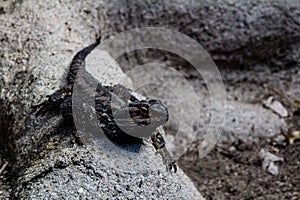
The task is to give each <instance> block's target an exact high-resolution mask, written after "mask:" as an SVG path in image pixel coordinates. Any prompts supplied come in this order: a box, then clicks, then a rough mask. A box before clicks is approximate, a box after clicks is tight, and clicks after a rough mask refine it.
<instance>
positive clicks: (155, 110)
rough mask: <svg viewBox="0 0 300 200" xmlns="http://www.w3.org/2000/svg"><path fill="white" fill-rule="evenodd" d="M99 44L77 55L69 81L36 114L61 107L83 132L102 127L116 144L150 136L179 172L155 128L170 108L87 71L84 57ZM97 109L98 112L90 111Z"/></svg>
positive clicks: (66, 118) (136, 140) (139, 141)
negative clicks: (99, 78)
mask: <svg viewBox="0 0 300 200" xmlns="http://www.w3.org/2000/svg"><path fill="white" fill-rule="evenodd" d="M99 43H100V38H99V39H98V40H97V41H96V43H94V44H92V45H90V46H88V47H86V48H84V49H82V50H81V51H79V52H78V53H77V54H76V55H75V56H74V58H73V60H72V62H71V65H70V69H69V73H68V75H67V84H66V85H65V86H64V87H62V88H61V89H59V90H57V91H56V92H54V93H53V94H52V95H50V96H48V99H47V100H46V101H44V102H43V103H41V104H40V105H38V106H36V107H40V109H39V110H38V111H37V113H36V114H37V115H38V114H40V113H44V112H47V111H49V110H60V112H61V114H62V115H63V117H64V119H65V120H66V121H68V122H70V123H72V124H73V125H74V121H75V122H76V124H77V123H79V124H80V127H81V128H82V130H81V131H84V132H93V133H95V134H99V132H100V131H99V130H102V131H103V133H104V134H105V135H106V136H107V137H108V138H109V139H110V140H111V141H113V142H116V143H122V144H134V143H138V144H142V143H143V137H150V136H151V140H152V144H153V146H154V147H155V149H156V150H157V152H159V153H160V154H161V156H162V157H163V160H164V163H165V164H166V166H167V169H168V170H172V169H174V172H176V171H177V166H176V164H175V161H174V159H173V158H172V157H171V156H170V154H169V152H168V151H167V149H166V147H165V140H164V138H163V136H162V135H161V133H159V132H158V131H157V130H156V129H157V127H159V126H161V125H163V124H165V123H166V122H167V120H168V110H167V108H166V107H165V106H164V105H163V104H162V103H161V102H160V101H159V100H153V99H151V100H139V99H138V98H136V97H135V96H133V95H132V91H131V90H129V89H127V88H125V87H124V86H122V85H114V86H103V85H102V84H101V83H99V82H98V81H97V80H96V79H95V78H94V77H93V76H92V75H91V74H89V73H88V72H86V70H85V58H86V56H87V55H88V54H89V53H90V52H91V51H92V50H93V49H94V48H95V47H96V46H97V45H98V44H99ZM95 86H97V88H95ZM73 90H75V91H79V92H76V93H75V92H74V91H73ZM72 95H73V101H72ZM74 95H76V96H74ZM87 97H92V98H87ZM74 99H76V101H74ZM72 103H73V105H72ZM72 109H73V110H72ZM74 110H75V111H76V110H78V111H80V116H76V117H78V119H74V116H73V111H74ZM94 111H96V114H95V115H93V114H91V113H93V112H94ZM97 132H98V133H97ZM136 133H139V135H136Z"/></svg>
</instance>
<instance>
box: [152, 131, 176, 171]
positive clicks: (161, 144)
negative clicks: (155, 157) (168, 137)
mask: <svg viewBox="0 0 300 200" xmlns="http://www.w3.org/2000/svg"><path fill="white" fill-rule="evenodd" d="M151 141H152V144H153V146H154V148H155V149H156V151H157V152H158V153H159V154H160V155H161V156H162V158H163V162H164V164H165V165H166V167H167V170H168V171H171V170H172V169H174V173H176V171H177V165H176V161H175V160H174V158H173V157H172V156H171V155H170V153H169V152H168V150H167V148H166V142H165V140H164V138H163V136H162V134H161V133H159V131H157V132H156V133H155V134H153V135H152V136H151Z"/></svg>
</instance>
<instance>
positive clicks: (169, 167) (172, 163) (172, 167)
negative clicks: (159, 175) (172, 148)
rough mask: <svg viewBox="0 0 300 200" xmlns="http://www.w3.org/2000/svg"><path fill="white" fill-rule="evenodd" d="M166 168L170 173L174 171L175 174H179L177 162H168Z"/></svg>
mask: <svg viewBox="0 0 300 200" xmlns="http://www.w3.org/2000/svg"><path fill="white" fill-rule="evenodd" d="M166 167H167V170H168V171H172V169H173V171H174V173H176V172H177V165H176V161H175V160H171V161H167V162H166Z"/></svg>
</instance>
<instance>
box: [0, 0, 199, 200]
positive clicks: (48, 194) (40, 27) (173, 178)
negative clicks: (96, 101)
mask: <svg viewBox="0 0 300 200" xmlns="http://www.w3.org/2000/svg"><path fill="white" fill-rule="evenodd" d="M101 4H102V2H101V1H100V2H98V1H94V2H87V3H80V2H75V1H64V2H53V1H39V2H35V1H24V2H22V3H21V4H19V3H16V4H14V3H11V4H5V7H3V9H2V11H3V12H2V13H1V15H0V21H1V23H0V24H1V25H0V26H1V41H2V42H1V50H0V55H1V58H2V59H1V69H0V70H1V77H0V78H1V79H0V80H1V96H0V99H1V111H3V114H4V116H5V117H3V118H1V119H7V120H6V121H5V120H3V121H2V122H1V124H4V125H5V127H4V128H5V129H4V130H2V131H1V133H2V132H3V134H4V135H1V141H0V143H1V148H3V149H4V150H7V149H8V150H9V151H11V160H10V168H11V169H12V171H13V172H14V175H15V176H14V177H15V178H14V179H13V181H12V183H11V184H12V188H11V189H12V198H15V199H82V198H84V199H86V198H87V199H145V198H147V199H151V198H152V199H158V198H159V199H201V198H202V197H201V195H200V193H199V192H198V191H197V190H196V188H195V187H194V185H193V183H192V182H191V181H190V180H189V178H188V177H187V176H186V175H185V174H184V173H183V172H182V170H180V169H179V170H178V172H177V173H176V174H173V173H169V172H167V171H166V169H165V166H164V164H163V162H162V160H161V157H160V155H157V154H155V150H154V148H153V147H152V146H151V145H149V143H147V142H146V143H147V145H145V146H143V147H142V150H141V151H140V152H139V153H138V154H137V153H133V155H138V156H139V157H142V158H143V159H139V160H138V161H139V162H137V165H138V166H142V167H140V168H139V169H140V170H135V169H134V167H133V168H128V164H127V163H126V162H123V161H122V158H120V159H121V160H118V162H117V164H118V167H119V168H115V167H114V166H116V165H115V163H114V162H116V160H114V159H113V157H114V156H117V155H118V151H121V150H119V149H118V148H112V149H114V151H112V150H111V149H110V150H108V149H105V148H103V147H102V148H100V147H99V148H97V146H96V147H93V146H92V145H86V146H83V147H78V146H76V145H75V144H74V141H73V136H72V134H71V132H70V130H69V129H67V128H65V127H62V126H61V125H59V124H60V123H61V121H62V118H61V116H59V115H57V114H55V113H52V114H49V115H48V114H47V115H46V116H45V117H41V118H39V119H36V118H35V117H34V116H31V115H30V111H31V106H32V105H35V104H37V103H39V102H41V101H42V100H43V99H45V96H46V95H48V94H51V93H52V92H53V91H55V90H56V89H58V88H59V87H60V86H62V85H63V84H64V83H65V80H64V77H65V75H66V70H67V68H68V65H69V63H70V61H71V59H72V57H73V55H74V54H75V53H76V52H77V51H78V50H80V49H81V48H83V47H84V46H87V45H89V44H91V43H93V42H94V40H95V36H96V35H98V28H97V26H98V21H97V8H98V9H101V8H99V7H101ZM98 52H99V51H98ZM96 53H97V50H96ZM104 57H105V58H108V57H109V55H105V56H104ZM94 58H95V57H93V56H91V57H90V58H88V59H87V63H88V65H93V63H94V64H95V62H96V65H97V60H95V59H94ZM108 59H109V58H108ZM88 70H89V69H88ZM90 70H92V69H90ZM124 77H125V79H124ZM99 78H101V80H102V81H104V82H105V81H107V82H112V80H116V81H120V80H125V81H126V80H127V83H128V81H129V80H128V78H127V79H126V76H125V75H124V74H123V73H122V70H121V69H120V67H119V66H118V65H117V64H116V63H113V64H111V65H110V66H109V69H107V71H106V73H105V74H104V75H103V76H101V75H100V77H99ZM124 84H125V83H124ZM9 116H11V118H9ZM33 127H34V129H33ZM2 136H3V137H2ZM2 139H3V140H2ZM99 142H100V143H101V142H103V141H99ZM8 143H9V144H8ZM98 145H101V144H98ZM103 145H104V143H103ZM137 148H138V147H136V146H131V147H128V149H129V150H128V151H123V150H122V152H120V153H123V154H122V155H124V154H125V156H126V155H128V156H130V155H131V154H132V152H138V149H137ZM1 150H2V149H1ZM125 161H126V160H125ZM150 161H151V162H150ZM143 162H145V163H144V164H143ZM131 163H133V164H131V166H134V162H131ZM122 166H124V167H125V169H126V170H124V167H122ZM126 167H127V168H126ZM141 169H145V171H143V172H141ZM1 195H2V196H1ZM8 195H9V194H8V193H7V191H6V192H5V193H3V192H1V194H0V197H1V198H2V197H3V198H5V197H8Z"/></svg>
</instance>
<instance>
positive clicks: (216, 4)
mask: <svg viewBox="0 0 300 200" xmlns="http://www.w3.org/2000/svg"><path fill="white" fill-rule="evenodd" d="M103 7H104V9H101V10H100V11H99V13H100V14H99V17H100V19H102V21H107V22H109V23H101V26H102V28H101V30H103V34H105V35H106V36H109V35H112V33H116V32H121V31H124V30H128V29H133V28H139V27H147V26H154V27H166V28H170V29H173V30H177V31H179V32H182V33H184V34H187V35H188V36H190V37H192V38H193V39H195V40H197V41H198V42H199V43H200V44H201V45H202V46H203V47H204V48H205V49H206V50H207V51H208V52H209V53H210V54H211V55H212V57H213V59H214V60H215V61H216V62H217V63H219V64H222V65H223V66H224V65H228V66H231V67H232V66H236V67H241V68H247V67H248V68H249V67H250V68H252V67H254V66H255V65H257V64H262V63H263V64H267V65H269V66H271V67H273V68H274V67H280V68H286V67H291V66H295V65H297V64H299V55H300V52H299V49H300V48H299V45H300V43H299V41H300V11H299V8H300V2H299V1H289V0H283V1H282V0H272V1H268V0H254V1H238V0H217V1H209V0H200V1H199V0H190V1H183V0H174V1H163V0H146V1H135V0H128V1H122V2H120V1H117V0H113V1H111V0H107V1H105V3H104V4H103ZM141 55H143V54H139V56H138V57H139V61H140V60H143V58H141ZM160 55H161V54H160ZM145 57H147V55H146V56H145ZM144 59H146V58H144Z"/></svg>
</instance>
